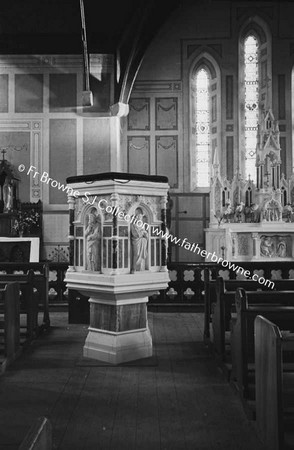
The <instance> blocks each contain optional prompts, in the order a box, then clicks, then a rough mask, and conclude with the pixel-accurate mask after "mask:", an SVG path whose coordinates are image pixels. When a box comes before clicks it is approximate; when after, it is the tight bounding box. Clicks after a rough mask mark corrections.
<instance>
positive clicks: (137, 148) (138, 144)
mask: <svg viewBox="0 0 294 450" xmlns="http://www.w3.org/2000/svg"><path fill="white" fill-rule="evenodd" d="M144 156H145V158H144ZM128 172H130V173H145V174H147V175H148V174H149V173H150V137H149V136H128Z"/></svg>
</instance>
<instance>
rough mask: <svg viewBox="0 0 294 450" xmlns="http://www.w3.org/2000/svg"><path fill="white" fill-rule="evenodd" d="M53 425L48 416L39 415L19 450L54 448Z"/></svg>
mask: <svg viewBox="0 0 294 450" xmlns="http://www.w3.org/2000/svg"><path fill="white" fill-rule="evenodd" d="M52 448H53V446H52V425H51V423H50V421H49V420H48V419H47V418H46V417H38V419H37V420H36V422H35V423H34V424H33V425H32V426H31V428H30V429H29V431H28V433H27V434H26V436H25V438H24V440H23V441H22V443H21V445H20V446H19V447H18V450H52Z"/></svg>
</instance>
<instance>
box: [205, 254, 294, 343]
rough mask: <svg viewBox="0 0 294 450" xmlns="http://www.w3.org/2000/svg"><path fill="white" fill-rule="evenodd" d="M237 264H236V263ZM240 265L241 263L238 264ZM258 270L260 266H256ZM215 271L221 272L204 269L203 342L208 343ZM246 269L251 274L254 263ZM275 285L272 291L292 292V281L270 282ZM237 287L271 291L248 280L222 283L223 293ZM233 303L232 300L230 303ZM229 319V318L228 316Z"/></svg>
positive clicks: (213, 269)
mask: <svg viewBox="0 0 294 450" xmlns="http://www.w3.org/2000/svg"><path fill="white" fill-rule="evenodd" d="M236 264H237V263H236ZM276 264H278V263H276ZM240 265H242V263H240ZM243 265H244V268H246V267H247V265H246V264H245V262H243ZM264 265H265V266H268V265H269V263H268V262H267V263H264ZM257 267H258V268H260V266H257ZM272 267H273V268H274V267H277V268H278V267H280V265H279V264H278V265H277V266H275V265H274V263H272ZM281 267H283V264H281ZM217 269H218V270H221V269H220V268H219V267H218V268H217V267H213V268H209V267H205V269H204V335H203V338H204V342H205V343H209V342H210V338H211V336H210V323H211V321H212V305H213V304H214V303H216V298H217V281H216V280H217V278H218V277H219V276H218V275H217V273H218V272H217ZM248 269H249V270H250V271H251V273H253V269H254V263H252V267H249V266H248ZM233 275H234V276H236V273H234V272H233ZM212 276H213V277H214V278H211V277H212ZM271 281H273V282H274V283H275V286H274V290H277V291H284V290H294V279H288V278H287V279H286V278H285V279H279V280H271ZM238 287H243V288H244V289H245V291H256V290H262V291H271V290H273V289H271V286H267V285H262V284H259V283H258V282H257V281H255V280H252V279H250V278H247V279H244V280H237V279H229V280H225V281H224V292H230V291H233V292H235V291H236V289H237V288H238ZM231 302H232V303H234V300H233V301H232V300H231ZM228 317H229V316H228ZM227 323H228V322H227Z"/></svg>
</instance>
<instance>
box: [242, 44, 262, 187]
mask: <svg viewBox="0 0 294 450" xmlns="http://www.w3.org/2000/svg"><path fill="white" fill-rule="evenodd" d="M258 47H259V44H258V40H257V38H256V37H255V36H254V35H249V36H247V38H246V39H245V42H244V84H245V114H244V119H245V177H246V178H248V177H250V179H251V180H252V181H256V168H255V162H256V146H257V136H258V122H259V106H258V102H259V68H258V66H259V64H258V63H259V61H258V51H259V49H258Z"/></svg>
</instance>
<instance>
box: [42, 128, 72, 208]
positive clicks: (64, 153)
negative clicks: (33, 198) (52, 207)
mask: <svg viewBox="0 0 294 450" xmlns="http://www.w3.org/2000/svg"><path fill="white" fill-rule="evenodd" d="M49 126H50V129H49V154H50V167H49V168H50V170H49V176H50V177H51V178H52V179H53V180H57V182H60V183H64V184H66V178H67V177H69V176H72V175H76V159H77V137H76V135H77V130H76V120H75V119H50V121H49ZM66 202H67V196H66V193H65V192H63V191H62V190H59V189H58V188H56V187H51V186H50V187H49V203H51V204H52V203H53V204H66Z"/></svg>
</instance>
